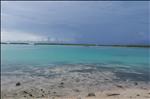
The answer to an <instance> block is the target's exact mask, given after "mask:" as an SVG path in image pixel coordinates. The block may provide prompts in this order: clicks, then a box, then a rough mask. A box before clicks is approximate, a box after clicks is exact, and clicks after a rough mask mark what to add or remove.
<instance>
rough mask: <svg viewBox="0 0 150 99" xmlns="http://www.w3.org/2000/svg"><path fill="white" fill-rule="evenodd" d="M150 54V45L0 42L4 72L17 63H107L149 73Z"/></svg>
mask: <svg viewBox="0 0 150 99" xmlns="http://www.w3.org/2000/svg"><path fill="white" fill-rule="evenodd" d="M149 53H150V49H149V48H125V47H83V46H60V45H36V46H35V45H1V67H2V71H4V70H8V69H9V68H10V67H11V68H15V67H16V66H20V67H22V66H23V67H25V66H40V67H45V66H53V65H52V64H55V65H60V66H61V64H107V65H108V66H110V67H113V68H117V66H120V67H130V69H132V70H133V69H135V70H136V69H138V70H140V73H144V75H149V66H150V65H149V62H150V59H149ZM99 67H100V65H99ZM144 77H148V76H144ZM145 79H147V78H145Z"/></svg>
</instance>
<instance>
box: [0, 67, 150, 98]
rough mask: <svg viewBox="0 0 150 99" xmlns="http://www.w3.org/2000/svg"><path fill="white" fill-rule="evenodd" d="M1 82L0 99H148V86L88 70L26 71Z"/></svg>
mask: <svg viewBox="0 0 150 99" xmlns="http://www.w3.org/2000/svg"><path fill="white" fill-rule="evenodd" d="M27 70H28V71H27ZM1 79H2V83H1V93H2V94H1V99H150V83H149V82H145V81H133V80H120V78H118V76H116V75H115V73H114V72H111V71H110V70H103V71H102V70H97V69H96V68H94V67H90V66H82V65H77V66H74V65H72V66H70V65H67V66H62V67H52V68H39V67H37V68H35V67H34V68H31V67H30V68H27V69H23V70H16V71H14V72H5V73H2V78H1Z"/></svg>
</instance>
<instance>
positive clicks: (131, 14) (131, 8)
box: [1, 1, 150, 44]
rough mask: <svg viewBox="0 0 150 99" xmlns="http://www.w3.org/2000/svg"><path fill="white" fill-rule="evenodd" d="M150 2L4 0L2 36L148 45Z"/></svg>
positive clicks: (17, 39) (10, 38)
mask: <svg viewBox="0 0 150 99" xmlns="http://www.w3.org/2000/svg"><path fill="white" fill-rule="evenodd" d="M149 4H150V3H149V2H148V1H139V2H138V1H132V2H131V1H125V2H123V1H111V2H110V1H86V2H85V1H70V2H69V1H20V2H19V1H2V3H1V39H2V41H26V40H30V41H39V40H46V39H47V38H49V40H50V41H52V42H71V43H98V44H148V43H149V42H148V38H150V35H149V34H150V32H149V27H150V26H149V24H150V21H149V17H150V16H149V12H150V11H149V10H150V8H149ZM149 44H150V43H149Z"/></svg>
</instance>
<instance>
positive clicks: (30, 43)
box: [0, 42, 150, 48]
mask: <svg viewBox="0 0 150 99" xmlns="http://www.w3.org/2000/svg"><path fill="white" fill-rule="evenodd" d="M0 44H21V45H68V46H69V45H70V46H86V47H88V46H113V47H146V48H147V47H148V48H150V45H113V44H112V45H102V44H83V43H82V44H78V43H51V42H0Z"/></svg>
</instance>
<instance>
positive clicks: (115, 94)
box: [107, 93, 120, 96]
mask: <svg viewBox="0 0 150 99" xmlns="http://www.w3.org/2000/svg"><path fill="white" fill-rule="evenodd" d="M118 95H120V94H118V93H114V94H107V96H118Z"/></svg>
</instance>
